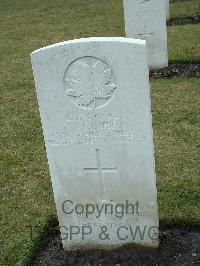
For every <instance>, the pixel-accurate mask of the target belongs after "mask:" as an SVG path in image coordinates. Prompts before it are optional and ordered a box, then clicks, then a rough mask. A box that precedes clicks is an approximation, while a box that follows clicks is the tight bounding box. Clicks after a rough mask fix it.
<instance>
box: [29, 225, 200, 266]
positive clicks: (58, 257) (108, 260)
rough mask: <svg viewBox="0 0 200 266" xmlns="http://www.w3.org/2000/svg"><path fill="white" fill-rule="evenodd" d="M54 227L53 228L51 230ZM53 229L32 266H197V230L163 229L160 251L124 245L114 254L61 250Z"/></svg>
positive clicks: (199, 235) (199, 253)
mask: <svg viewBox="0 0 200 266" xmlns="http://www.w3.org/2000/svg"><path fill="white" fill-rule="evenodd" d="M55 227H56V224H54V226H53V228H55ZM53 228H52V231H51V233H50V234H49V236H48V237H47V238H46V239H45V240H44V242H43V243H42V246H41V250H40V252H39V255H38V256H37V258H35V259H34V260H33V262H32V263H31V265H59V266H61V265H63V266H64V265H81V266H82V265H133V263H134V265H177V264H180V265H199V264H200V245H199V243H200V228H198V229H197V228H195V229H170V230H169V229H164V230H163V231H162V232H160V248H159V250H156V249H148V248H147V249H145V248H144V247H143V248H142V249H141V248H140V247H139V246H135V245H125V246H123V247H121V248H118V249H115V250H113V251H107V252H106V251H103V250H81V251H69V252H66V251H64V250H63V247H62V242H61V239H60V235H59V234H58V232H57V231H56V230H55V229H53Z"/></svg>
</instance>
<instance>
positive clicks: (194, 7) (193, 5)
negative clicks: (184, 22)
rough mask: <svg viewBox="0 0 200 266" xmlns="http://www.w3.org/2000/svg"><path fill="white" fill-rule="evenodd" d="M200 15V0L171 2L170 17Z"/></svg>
mask: <svg viewBox="0 0 200 266" xmlns="http://www.w3.org/2000/svg"><path fill="white" fill-rule="evenodd" d="M194 16H200V1H199V0H191V1H185V2H184V1H183V2H178V3H173V4H170V18H183V17H194Z"/></svg>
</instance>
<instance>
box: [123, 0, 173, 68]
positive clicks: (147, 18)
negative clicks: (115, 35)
mask: <svg viewBox="0 0 200 266" xmlns="http://www.w3.org/2000/svg"><path fill="white" fill-rule="evenodd" d="M123 3H124V17H125V29H126V36H127V37H131V38H135V39H143V40H146V41H147V60H148V65H149V68H150V69H154V68H162V67H166V66H168V52H167V28H166V1H163V0H123Z"/></svg>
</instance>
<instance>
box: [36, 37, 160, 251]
mask: <svg viewBox="0 0 200 266" xmlns="http://www.w3.org/2000/svg"><path fill="white" fill-rule="evenodd" d="M145 50H146V47H145V41H142V40H133V39H126V38H89V39H80V40H74V41H68V42H63V43H58V44H55V45H52V46H48V47H45V48H42V49H40V50H37V51H35V52H33V53H32V55H31V57H32V64H33V70H34V77H35V84H36V89H37V96H38V102H39V108H40V114H41V120H42V126H43V132H44V138H45V144H46V150H47V156H48V162H49V168H50V173H51V177H52V185H53V191H54V196H55V201H56V208H57V213H58V219H59V224H60V227H61V233H62V238H63V246H64V248H65V249H66V250H70V249H77V248H96V247H101V248H107V249H108V248H114V247H117V246H121V245H123V244H126V243H136V244H139V245H142V246H149V247H157V246H158V239H157V230H158V214H157V194H156V179H155V168H154V146H153V137H152V118H151V102H150V89H149V76H148V66H147V62H146V53H145V52H146V51H145ZM100 211H101V212H100ZM105 230H106V232H105ZM138 230H140V231H141V234H142V237H141V236H140V234H139V231H138ZM134 232H136V233H134Z"/></svg>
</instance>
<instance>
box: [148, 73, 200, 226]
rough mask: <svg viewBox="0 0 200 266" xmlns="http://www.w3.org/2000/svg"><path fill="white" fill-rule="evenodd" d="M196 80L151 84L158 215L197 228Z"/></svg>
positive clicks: (199, 126) (199, 118)
mask: <svg viewBox="0 0 200 266" xmlns="http://www.w3.org/2000/svg"><path fill="white" fill-rule="evenodd" d="M199 87H200V79H195V78H194V79H181V78H177V79H169V80H163V79H161V80H157V81H153V82H152V104H153V118H154V138H155V147H156V173H157V183H158V199H159V214H160V218H161V220H162V222H163V223H171V224H173V223H180V224H192V223H194V224H200V211H199V210H200V193H199V191H200V183H199V176H200V159H199V153H200V138H199V130H200V108H199V106H200V91H199Z"/></svg>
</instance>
